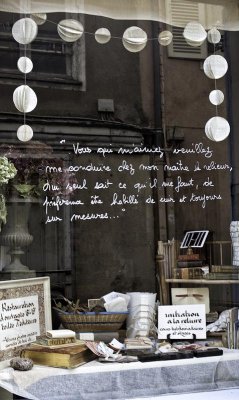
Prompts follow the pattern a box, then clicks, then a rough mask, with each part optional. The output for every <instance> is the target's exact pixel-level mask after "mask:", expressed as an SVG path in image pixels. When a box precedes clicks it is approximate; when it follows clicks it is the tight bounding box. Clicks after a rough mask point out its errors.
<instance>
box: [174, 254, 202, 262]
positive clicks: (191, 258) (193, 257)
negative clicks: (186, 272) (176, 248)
mask: <svg viewBox="0 0 239 400" xmlns="http://www.w3.org/2000/svg"><path fill="white" fill-rule="evenodd" d="M178 260H179V261H195V260H199V254H179V256H178Z"/></svg>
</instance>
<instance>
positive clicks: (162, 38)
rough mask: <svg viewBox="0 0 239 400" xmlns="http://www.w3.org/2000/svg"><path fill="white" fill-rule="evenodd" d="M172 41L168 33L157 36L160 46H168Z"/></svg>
mask: <svg viewBox="0 0 239 400" xmlns="http://www.w3.org/2000/svg"><path fill="white" fill-rule="evenodd" d="M172 40H173V34H172V32H170V31H162V32H160V34H159V36H158V41H159V43H160V44H161V45H162V46H168V45H169V44H170V43H171V42H172Z"/></svg>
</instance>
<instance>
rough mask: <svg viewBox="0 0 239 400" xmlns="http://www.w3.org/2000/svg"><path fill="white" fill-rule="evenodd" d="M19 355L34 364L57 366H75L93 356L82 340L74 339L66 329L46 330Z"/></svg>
mask: <svg viewBox="0 0 239 400" xmlns="http://www.w3.org/2000/svg"><path fill="white" fill-rule="evenodd" d="M21 357H23V358H30V359H31V360H32V361H33V362H34V363H35V364H40V365H46V366H49V367H58V368H75V367H78V366H80V365H82V364H85V363H86V362H89V361H91V360H93V359H94V358H95V355H94V354H93V353H92V351H90V350H89V348H88V347H87V346H86V345H85V343H84V342H83V341H80V340H76V338H75V332H73V331H70V330H68V329H62V330H59V331H57V330H56V331H54V330H52V331H47V332H46V335H45V336H39V337H37V339H36V341H35V342H34V343H32V344H31V345H29V346H27V347H26V348H24V349H23V350H22V351H21Z"/></svg>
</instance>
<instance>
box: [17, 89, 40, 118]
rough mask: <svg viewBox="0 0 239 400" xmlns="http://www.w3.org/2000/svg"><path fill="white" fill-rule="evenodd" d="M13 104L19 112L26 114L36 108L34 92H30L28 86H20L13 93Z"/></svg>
mask: <svg viewBox="0 0 239 400" xmlns="http://www.w3.org/2000/svg"><path fill="white" fill-rule="evenodd" d="M13 102H14V104H15V107H16V108H17V109H18V110H19V111H21V112H22V113H28V112H31V111H32V110H34V108H35V107H36V105H37V96H36V93H35V92H34V90H32V89H31V88H30V87H29V86H28V85H21V86H18V87H17V88H16V89H15V90H14V92H13Z"/></svg>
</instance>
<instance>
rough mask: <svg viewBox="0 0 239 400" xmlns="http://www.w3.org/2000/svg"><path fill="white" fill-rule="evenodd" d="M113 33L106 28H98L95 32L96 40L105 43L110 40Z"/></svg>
mask: <svg viewBox="0 0 239 400" xmlns="http://www.w3.org/2000/svg"><path fill="white" fill-rule="evenodd" d="M110 38H111V34H110V31H109V30H108V29H106V28H100V29H97V31H96V32H95V40H96V41H97V42H98V43H100V44H105V43H108V42H109V41H110Z"/></svg>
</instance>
